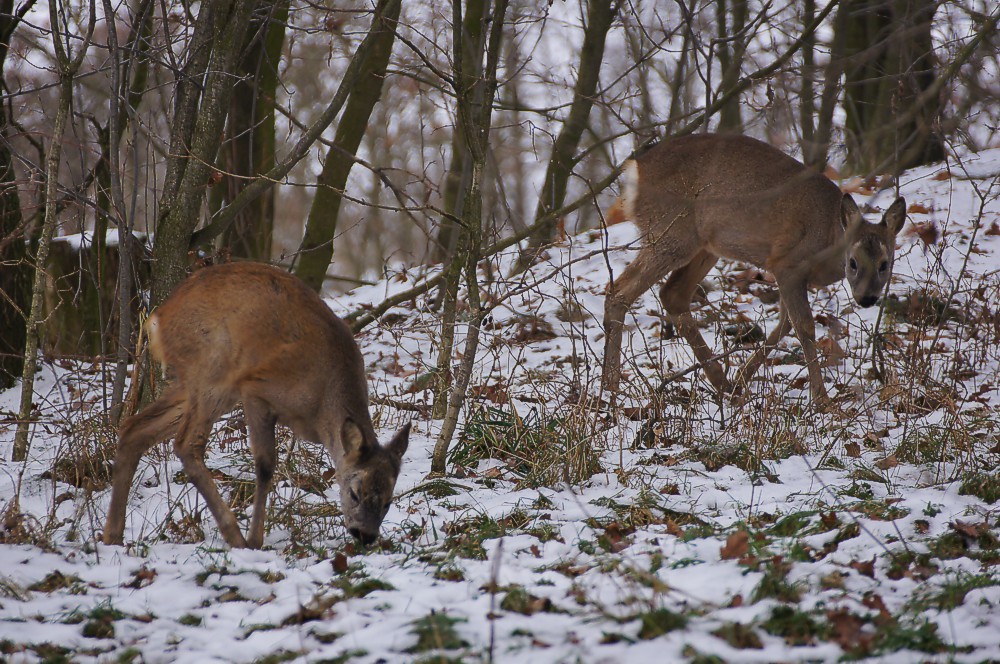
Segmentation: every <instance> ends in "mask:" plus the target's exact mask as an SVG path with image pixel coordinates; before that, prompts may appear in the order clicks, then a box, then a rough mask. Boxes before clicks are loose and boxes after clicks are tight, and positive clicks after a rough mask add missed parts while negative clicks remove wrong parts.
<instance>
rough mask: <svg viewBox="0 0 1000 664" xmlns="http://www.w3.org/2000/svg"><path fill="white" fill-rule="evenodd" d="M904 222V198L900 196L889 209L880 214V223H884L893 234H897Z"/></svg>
mask: <svg viewBox="0 0 1000 664" xmlns="http://www.w3.org/2000/svg"><path fill="white" fill-rule="evenodd" d="M905 222H906V199H905V198H903V197H902V196H900V197H899V198H897V199H896V201H895V202H894V203H893V204H892V205H890V206H889V209H888V210H886V211H885V214H884V215H882V223H883V224H885V225H886V226H887V227H888V228H889V230H890V231H891V232H892V234H893V235H899V231H900V230H902V228H903V224H904V223H905Z"/></svg>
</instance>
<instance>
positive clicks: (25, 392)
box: [12, 0, 96, 461]
mask: <svg viewBox="0 0 1000 664" xmlns="http://www.w3.org/2000/svg"><path fill="white" fill-rule="evenodd" d="M56 4H57V3H56V0H49V24H50V25H51V26H52V46H53V49H54V52H55V56H56V67H57V70H58V73H59V102H58V108H57V109H56V118H55V125H54V127H53V130H52V139H51V143H50V144H49V150H48V155H47V156H46V159H45V217H44V223H43V224H42V233H41V237H40V238H39V241H38V249H37V251H36V252H35V276H34V281H33V283H32V288H31V311H30V313H29V314H28V334H27V339H26V341H25V344H24V369H23V371H22V373H21V402H20V407H19V409H18V422H17V431H16V432H15V433H14V451H13V455H12V460H14V461H24V460H25V459H26V458H27V456H28V435H29V432H30V428H31V427H30V424H31V406H32V401H33V397H34V393H35V371H36V370H37V368H38V345H39V337H40V335H41V329H40V323H41V322H42V320H41V317H42V309H43V301H42V300H43V296H44V291H45V265H46V261H47V259H48V255H49V245H50V243H51V242H52V235H53V233H54V232H55V229H56V223H57V219H56V212H57V205H56V195H57V194H58V189H59V165H60V163H61V160H62V140H63V133H64V132H65V131H66V124H67V122H68V120H69V111H70V104H71V103H72V100H73V77H74V76H76V72H77V71H78V70H79V69H80V65H81V64H82V63H83V58H84V56H85V55H86V53H87V49H88V48H89V47H90V39H91V37H92V36H93V34H94V24H95V20H96V17H95V12H94V0H91V2H90V20H89V22H88V25H87V34H86V37H85V38H84V40H83V43H82V44H81V45H80V47H79V50H78V52H77V53H76V55H75V56H71V55H70V51H69V50H68V44H69V39H68V26H66V27H67V30H66V31H65V32H63V33H60V31H59V30H60V28H59V26H60V23H59V11H58V8H57V6H56ZM64 37H66V38H67V41H66V44H65V45H64V43H63V41H62V40H63V38H64Z"/></svg>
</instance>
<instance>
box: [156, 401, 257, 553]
mask: <svg viewBox="0 0 1000 664" xmlns="http://www.w3.org/2000/svg"><path fill="white" fill-rule="evenodd" d="M213 421H214V420H213V419H212V418H206V417H204V416H202V415H200V414H192V413H191V412H190V411H189V412H188V413H187V414H186V415H185V416H184V419H183V421H182V422H181V430H180V433H179V434H178V435H177V440H176V441H174V452H176V453H177V456H178V457H179V458H180V460H181V464H182V465H183V466H184V472H185V474H187V477H188V479H189V480H190V481H191V484H193V485H194V486H195V488H196V489H198V492H199V493H200V494H201V495H202V498H204V499H205V503H206V504H207V505H208V509H209V511H211V512H212V516H214V517H215V521H216V523H218V524H219V532H220V533H222V538H223V539H225V540H226V543H227V544H229V546H231V547H234V548H239V549H245V548H247V541H246V539H244V537H243V533H241V532H240V526H239V524H238V523H237V522H236V517H235V516H234V515H233V511H232V510H231V509H229V505H227V504H226V501H225V500H223V498H222V495H221V494H220V493H219V487H217V486H216V484H215V480H214V479H212V474H211V472H210V471H209V470H208V466H206V465H205V447H206V446H207V444H208V434H209V432H211V430H212V422H213Z"/></svg>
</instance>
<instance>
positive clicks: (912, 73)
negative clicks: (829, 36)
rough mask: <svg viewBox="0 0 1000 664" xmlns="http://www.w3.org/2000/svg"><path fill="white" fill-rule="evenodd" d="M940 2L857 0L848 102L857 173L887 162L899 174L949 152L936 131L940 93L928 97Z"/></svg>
mask: <svg viewBox="0 0 1000 664" xmlns="http://www.w3.org/2000/svg"><path fill="white" fill-rule="evenodd" d="M936 8H937V2H936V0H851V2H850V14H849V19H848V21H849V23H848V25H847V33H846V40H847V41H846V50H847V57H848V58H849V61H848V65H847V68H846V71H845V86H844V97H845V100H844V105H845V111H846V113H847V118H846V127H845V129H846V133H847V149H848V163H849V166H851V167H852V168H853V169H854V170H856V171H858V172H864V173H867V172H870V171H872V170H875V169H877V168H880V167H881V166H882V165H883V164H888V165H889V170H891V171H892V172H894V173H898V172H901V171H903V170H905V169H907V168H912V167H913V166H917V165H920V164H925V163H928V162H931V161H937V160H940V159H943V158H944V142H943V139H942V137H941V136H940V134H939V132H938V125H939V120H940V114H941V111H942V104H941V99H940V97H936V98H934V99H932V100H926V99H925V100H924V101H923V102H921V103H920V105H919V109H918V110H919V112H918V113H916V114H915V115H913V117H912V118H911V119H910V121H908V122H905V123H901V122H899V120H898V116H899V115H900V114H901V113H902V111H904V110H907V109H912V108H914V105H915V104H916V103H917V100H918V99H921V98H922V93H923V92H924V91H925V90H927V89H929V88H930V87H931V86H932V85H933V84H934V82H935V78H936V72H935V59H934V54H933V42H932V37H931V21H932V19H933V17H934V11H935V9H936Z"/></svg>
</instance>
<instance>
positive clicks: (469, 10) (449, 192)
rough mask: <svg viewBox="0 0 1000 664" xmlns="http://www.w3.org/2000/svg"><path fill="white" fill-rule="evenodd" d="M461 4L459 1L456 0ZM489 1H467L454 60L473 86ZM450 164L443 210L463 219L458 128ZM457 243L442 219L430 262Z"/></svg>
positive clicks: (464, 175)
mask: <svg viewBox="0 0 1000 664" xmlns="http://www.w3.org/2000/svg"><path fill="white" fill-rule="evenodd" d="M456 1H458V0H456ZM486 5H487V1H486V0H468V1H467V2H466V4H465V16H464V18H463V19H462V44H463V46H462V48H461V51H460V53H458V54H456V56H455V57H461V58H462V63H461V64H462V67H461V71H462V75H463V76H465V78H466V79H467V80H466V82H465V83H464V85H466V86H468V87H471V86H472V84H473V82H474V81H475V80H476V79H477V78H478V77H479V75H480V72H481V69H482V59H481V57H482V47H483V12H485V11H486ZM451 136H452V138H451V163H450V164H449V165H448V173H447V174H446V175H445V178H444V193H443V195H442V198H443V201H442V202H443V205H444V209H445V210H447V211H448V212H450V213H452V214H453V215H455V217H456V218H461V213H460V211H459V208H460V206H461V205H462V201H463V199H464V198H465V191H466V189H467V188H468V182H469V173H468V170H467V164H466V159H467V157H468V154H469V148H468V146H467V145H466V143H465V133H464V132H463V131H461V129H460V128H459V127H458V126H456V127H455V130H454V131H453V132H452V133H451ZM457 241H458V233H457V225H456V224H455V222H454V221H453V220H452V219H449V218H447V217H445V218H443V219H441V224H440V226H439V227H438V235H437V242H436V243H435V244H434V247H433V249H432V252H431V260H432V261H433V262H435V263H443V262H444V261H446V260H448V259H449V258H450V257H452V256H454V255H455V249H456V247H455V243H456V242H457ZM445 297H446V294H445V293H444V290H443V289H442V292H441V295H440V296H439V297H438V298H437V301H438V303H443V302H444V299H445Z"/></svg>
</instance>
